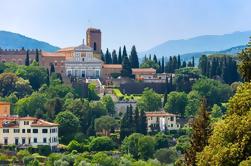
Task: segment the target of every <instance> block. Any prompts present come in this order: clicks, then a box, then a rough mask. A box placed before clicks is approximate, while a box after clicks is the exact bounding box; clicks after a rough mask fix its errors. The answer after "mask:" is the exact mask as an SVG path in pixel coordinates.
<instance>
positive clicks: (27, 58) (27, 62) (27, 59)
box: [25, 50, 30, 66]
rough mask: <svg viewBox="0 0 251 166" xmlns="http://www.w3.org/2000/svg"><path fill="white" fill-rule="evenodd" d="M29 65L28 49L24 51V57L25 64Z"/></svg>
mask: <svg viewBox="0 0 251 166" xmlns="http://www.w3.org/2000/svg"><path fill="white" fill-rule="evenodd" d="M29 65H30V56H29V50H27V51H26V57H25V66H29Z"/></svg>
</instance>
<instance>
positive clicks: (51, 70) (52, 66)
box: [50, 63, 55, 74]
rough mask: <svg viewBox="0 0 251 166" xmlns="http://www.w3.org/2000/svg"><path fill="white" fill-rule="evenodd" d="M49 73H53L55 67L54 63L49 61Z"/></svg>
mask: <svg viewBox="0 0 251 166" xmlns="http://www.w3.org/2000/svg"><path fill="white" fill-rule="evenodd" d="M51 73H55V67H54V64H53V63H51V69H50V74H51Z"/></svg>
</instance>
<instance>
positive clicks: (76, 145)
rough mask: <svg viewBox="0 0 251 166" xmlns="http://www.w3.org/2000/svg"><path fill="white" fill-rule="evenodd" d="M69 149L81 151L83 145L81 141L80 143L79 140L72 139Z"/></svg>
mask: <svg viewBox="0 0 251 166" xmlns="http://www.w3.org/2000/svg"><path fill="white" fill-rule="evenodd" d="M67 149H68V151H70V152H71V151H73V150H76V151H78V152H80V151H81V145H80V143H78V141H76V140H72V141H71V142H70V143H69V144H68V146H67Z"/></svg>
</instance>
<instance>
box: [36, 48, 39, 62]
mask: <svg viewBox="0 0 251 166" xmlns="http://www.w3.org/2000/svg"><path fill="white" fill-rule="evenodd" d="M35 61H36V62H39V51H38V49H36V57H35Z"/></svg>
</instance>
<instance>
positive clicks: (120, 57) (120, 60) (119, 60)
mask: <svg viewBox="0 0 251 166" xmlns="http://www.w3.org/2000/svg"><path fill="white" fill-rule="evenodd" d="M122 61H123V60H122V54H121V47H119V55H118V63H119V64H122Z"/></svg>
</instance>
